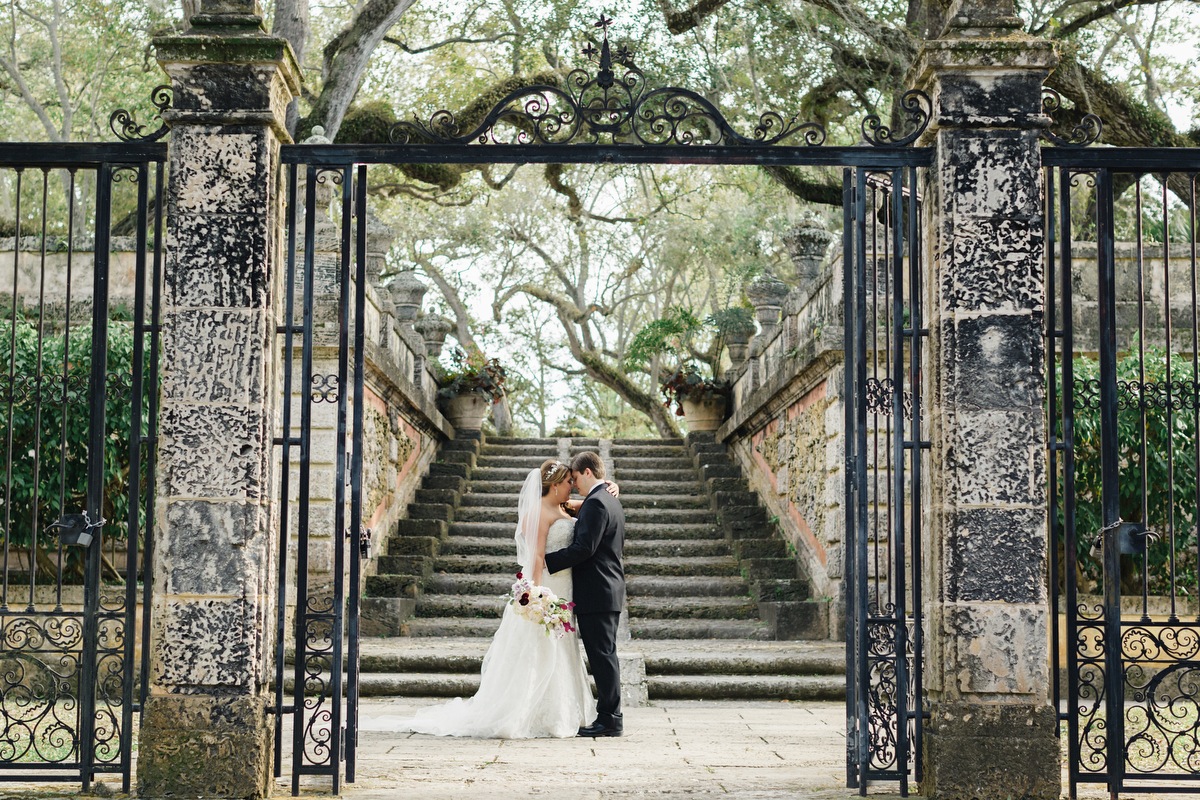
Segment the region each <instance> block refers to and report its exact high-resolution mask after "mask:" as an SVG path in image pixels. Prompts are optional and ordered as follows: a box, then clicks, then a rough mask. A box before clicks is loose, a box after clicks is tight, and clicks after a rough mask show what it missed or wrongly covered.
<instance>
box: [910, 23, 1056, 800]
mask: <svg viewBox="0 0 1200 800" xmlns="http://www.w3.org/2000/svg"><path fill="white" fill-rule="evenodd" d="M1020 25H1021V23H1020V21H1019V20H1018V19H1017V18H1016V16H1015V13H1014V7H1013V2H1012V0H961V2H960V3H959V4H958V8H957V10H956V11H955V12H954V14H953V16H952V17H951V18H950V23H949V25H948V27H947V30H946V31H945V33H944V34H943V38H941V39H939V40H936V41H932V42H930V43H929V44H927V45H926V47H925V49H924V51H923V53H922V55H921V58H920V61H919V67H918V81H917V85H918V87H920V88H923V89H924V90H925V91H926V92H927V93H928V94H929V95H930V97H931V98H932V101H933V120H932V124H931V126H930V129H929V131H928V133H927V134H926V140H925V144H930V145H933V146H934V148H935V150H936V154H935V161H934V165H933V168H932V169H931V170H930V173H929V176H928V183H927V189H926V193H925V197H924V215H925V220H924V222H925V224H924V226H923V230H924V235H925V236H926V237H927V238H926V241H925V245H924V246H925V253H926V259H927V260H926V263H927V264H928V265H929V269H930V271H931V272H930V277H929V280H928V284H927V291H928V292H929V297H930V301H931V302H930V311H929V319H928V326H929V330H930V348H929V361H928V363H927V374H928V375H929V380H930V385H929V388H928V394H927V395H926V397H925V399H924V403H925V408H926V410H927V414H926V416H927V420H928V432H929V437H930V439H931V441H932V467H933V468H932V471H931V473H930V481H931V487H930V489H931V492H930V494H931V497H930V498H929V500H930V508H929V511H930V515H929V520H930V524H929V526H928V528H927V531H926V539H925V543H926V554H927V555H926V561H925V568H926V577H927V580H926V583H925V585H926V586H927V587H928V588H927V589H926V603H927V608H928V611H929V614H928V616H927V623H926V631H927V640H926V645H927V654H928V660H927V663H928V670H927V673H926V688H927V690H928V697H929V700H930V705H931V711H932V716H931V718H930V719H929V721H928V723H927V727H926V736H925V761H924V764H925V784H924V786H923V787H922V791H923V793H924V794H926V795H927V796H929V797H933V798H955V799H957V798H963V799H964V800H965V799H966V798H977V797H1005V798H1012V799H1013V800H1016V799H1017V798H1047V799H1049V798H1057V797H1058V796H1059V793H1060V779H1059V742H1058V740H1057V738H1056V737H1055V729H1056V727H1057V724H1058V723H1057V718H1056V712H1055V709H1054V708H1053V707H1052V706H1051V705H1050V702H1049V698H1050V681H1051V675H1050V666H1049V665H1050V660H1049V656H1048V644H1047V643H1048V635H1049V634H1048V631H1049V626H1050V625H1051V624H1053V618H1052V616H1051V613H1050V609H1049V606H1048V601H1047V593H1046V586H1045V575H1046V569H1045V568H1046V545H1047V540H1046V536H1047V532H1046V510H1045V504H1046V493H1045V480H1046V474H1045V468H1044V457H1045V452H1044V449H1045V431H1044V422H1043V415H1044V413H1045V409H1044V407H1043V402H1044V386H1045V378H1044V372H1045V364H1044V363H1043V360H1044V359H1043V356H1042V352H1043V350H1042V348H1043V342H1042V303H1043V291H1042V289H1043V282H1044V276H1043V265H1044V258H1043V256H1044V248H1045V242H1044V240H1043V230H1042V224H1043V220H1042V210H1043V209H1042V205H1043V200H1042V173H1041V159H1040V152H1039V144H1038V142H1039V138H1038V134H1039V130H1040V129H1041V128H1042V127H1043V126H1044V124H1045V122H1046V119H1045V117H1044V116H1043V114H1042V112H1041V89H1042V82H1043V80H1044V79H1045V77H1046V75H1047V74H1048V73H1049V72H1050V70H1051V69H1052V68H1053V65H1054V63H1055V56H1054V53H1053V50H1052V47H1051V45H1050V43H1049V42H1046V41H1044V40H1035V39H1031V38H1029V37H1027V36H1024V35H1023V34H1021V33H1020V32H1019V29H1020Z"/></svg>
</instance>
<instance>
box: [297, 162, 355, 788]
mask: <svg viewBox="0 0 1200 800" xmlns="http://www.w3.org/2000/svg"><path fill="white" fill-rule="evenodd" d="M289 152H290V153H291V154H292V155H297V154H299V155H302V154H303V148H290V149H289ZM287 187H288V189H287V191H288V215H287V237H288V238H287V252H288V262H287V263H288V269H287V275H286V283H285V299H284V314H283V320H284V324H283V325H281V326H280V327H279V328H278V330H277V333H278V334H279V341H280V344H281V347H282V353H283V397H282V414H281V418H282V431H281V432H280V436H279V437H278V439H277V444H278V446H279V448H280V464H281V470H280V478H281V483H280V497H281V498H282V502H281V503H280V509H281V512H280V521H279V553H280V557H279V574H278V591H279V598H278V615H277V617H276V627H277V630H276V651H275V685H276V687H277V691H276V693H275V697H276V702H275V713H276V714H277V715H278V720H279V723H280V724H278V725H277V726H276V729H275V775H276V777H279V776H281V775H282V773H283V760H284V759H283V727H284V726H283V722H284V720H285V718H286V717H288V716H290V718H291V729H292V747H291V776H292V793H293V794H298V793H299V791H300V778H301V776H302V775H322V776H329V777H330V778H331V780H332V785H333V791H334V793H337V792H338V791H340V786H341V780H342V777H343V771H342V770H343V762H344V763H345V772H344V776H345V779H346V780H347V781H348V782H353V781H354V767H355V746H356V744H357V739H358V732H357V723H358V610H359V597H360V593H361V590H360V585H361V558H362V557H363V556H365V544H366V542H365V541H364V537H365V536H366V535H368V534H367V532H366V529H365V527H364V525H363V519H362V470H363V450H362V446H363V412H364V402H363V398H364V392H363V390H364V352H365V347H366V346H367V345H366V316H367V310H366V282H367V275H366V259H367V256H366V244H367V225H366V214H365V211H366V207H367V183H366V167H365V166H358V167H354V166H350V165H348V164H347V165H342V166H337V167H314V166H310V165H307V164H304V163H295V162H293V163H290V164H289V165H288V166H287ZM301 198H303V200H301ZM297 360H298V361H299V364H298V365H297ZM297 372H298V373H299V375H298V376H297ZM315 445H320V447H315ZM322 447H323V448H324V450H325V451H326V452H324V453H320V452H315V450H318V449H321V448H322ZM293 553H294V554H295V559H294V561H289V555H290V554H293ZM289 587H291V590H292V591H291V593H289ZM289 615H291V616H292V624H291V625H290V626H289V624H288V617H289ZM289 629H290V634H291V635H290V641H291V644H292V648H291V649H292V651H293V663H292V670H291V675H290V678H291V682H292V688H291V691H290V696H291V700H290V703H287V704H285V703H284V698H285V696H286V695H287V694H288V693H287V692H285V691H284V687H285V686H286V682H287V678H288V675H287V670H286V653H287V643H288V641H289V635H288V634H289Z"/></svg>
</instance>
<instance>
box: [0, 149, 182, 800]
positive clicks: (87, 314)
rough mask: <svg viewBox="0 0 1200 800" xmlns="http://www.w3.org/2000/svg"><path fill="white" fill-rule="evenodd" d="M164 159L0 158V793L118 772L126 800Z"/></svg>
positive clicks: (36, 153)
mask: <svg viewBox="0 0 1200 800" xmlns="http://www.w3.org/2000/svg"><path fill="white" fill-rule="evenodd" d="M165 158H166V148H165V147H164V146H162V145H153V144H144V143H133V144H123V145H115V144H114V145H0V191H3V192H6V193H8V195H9V200H10V201H11V203H12V207H13V208H14V210H15V214H14V219H13V225H14V230H13V231H12V232H11V234H8V235H11V236H12V238H11V239H9V240H8V241H10V242H12V245H11V252H10V253H3V255H2V256H0V261H2V262H3V263H0V283H2V286H0V292H3V294H4V296H3V308H2V309H0V347H2V348H3V350H2V351H0V364H2V365H3V372H2V373H0V431H2V432H3V433H2V434H0V436H2V437H3V438H2V440H0V459H3V460H2V461H0V467H2V469H3V472H2V473H0V502H2V503H3V506H2V507H0V522H2V523H3V526H4V527H3V529H0V548H2V553H0V781H79V782H80V783H81V784H82V787H83V789H84V790H85V791H86V790H87V789H88V788H89V786H90V784H91V783H92V781H93V780H95V779H96V777H97V776H99V775H103V774H119V775H120V776H121V779H122V785H123V790H124V791H126V792H128V791H129V787H130V772H131V763H132V750H133V724H134V723H133V715H134V713H135V712H136V711H137V710H139V709H140V707H141V702H142V700H143V699H144V687H143V686H142V685H141V684H139V683H137V682H136V678H137V676H138V674H139V673H140V674H141V675H145V674H146V672H147V664H148V651H147V649H146V648H142V652H141V660H140V665H139V664H138V663H136V662H135V657H136V655H137V647H138V646H139V643H140V642H144V641H146V632H147V627H146V626H147V622H148V621H147V620H146V618H145V615H142V616H141V618H140V622H141V630H140V632H139V630H138V623H139V608H138V603H139V595H138V590H139V584H138V579H139V574H140V571H141V569H142V565H143V564H146V563H148V553H149V550H150V548H151V546H152V543H153V513H152V509H153V486H154V480H153V476H154V450H153V443H154V431H155V430H156V426H157V410H158V405H157V388H156V387H157V385H158V376H157V359H156V357H155V354H156V353H157V351H158V335H159V334H158V328H157V326H156V325H155V321H156V320H157V313H158V304H159V286H160V284H161V274H162V271H161V266H162V263H161V257H160V253H161V248H160V244H161V238H162V237H161V232H162V212H161V209H162V203H161V202H159V201H160V200H161V198H162V189H163V170H164V161H165ZM118 236H125V237H127V239H126V240H125V241H124V242H121V241H119V240H118V238H117V237H118ZM118 250H121V251H124V252H125V253H127V254H128V255H125V256H121V257H117V256H116V252H117V251H118ZM141 588H142V591H143V593H144V592H146V591H148V589H149V582H148V581H147V582H144V583H143V584H142V587H141ZM141 601H142V603H143V604H144V605H145V606H146V607H148V606H149V603H148V597H147V596H144V595H143V597H142V598H141Z"/></svg>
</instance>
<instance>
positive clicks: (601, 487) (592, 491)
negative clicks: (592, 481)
mask: <svg viewBox="0 0 1200 800" xmlns="http://www.w3.org/2000/svg"><path fill="white" fill-rule="evenodd" d="M604 486H605V483H604V481H597V482H596V485H595V486H593V487H592V490H591V491H590V492H588V493H587V496H588V497H591V496H592V495H594V494H595V493H596V490H597V489H603V488H604ZM584 499H585V500H586V499H587V498H584Z"/></svg>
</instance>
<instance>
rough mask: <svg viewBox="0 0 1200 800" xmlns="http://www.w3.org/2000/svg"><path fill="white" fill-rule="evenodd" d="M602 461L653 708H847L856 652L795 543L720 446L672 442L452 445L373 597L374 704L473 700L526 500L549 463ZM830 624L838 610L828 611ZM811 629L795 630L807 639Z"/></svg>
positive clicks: (367, 663) (368, 613) (390, 550)
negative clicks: (745, 701) (402, 699)
mask: <svg viewBox="0 0 1200 800" xmlns="http://www.w3.org/2000/svg"><path fill="white" fill-rule="evenodd" d="M584 450H592V451H595V452H598V453H600V455H601V457H602V458H603V459H604V461H605V463H606V464H607V465H608V466H609V468H610V470H611V476H610V477H612V478H614V479H615V480H616V481H617V482H618V483H619V484H620V487H621V502H622V505H623V506H624V508H625V515H626V527H625V530H626V540H625V569H626V575H627V580H628V612H629V622H628V630H629V634H630V636H631V639H630V641H629V642H627V643H626V644H625V645H623V646H622V647H623V649H626V650H630V651H636V652H638V653H640V654H641V656H642V657H643V658H644V659H645V669H646V678H645V682H646V688H647V690H648V692H649V697H650V699H651V700H653V699H655V698H681V697H708V698H715V697H758V698H774V699H806V698H814V697H825V698H837V699H840V698H841V697H842V696H843V693H844V683H845V682H844V675H843V673H844V651H843V648H842V646H841V645H840V644H836V643H833V642H828V641H822V642H798V641H787V642H778V641H776V639H777V636H778V635H780V634H782V635H783V636H784V637H785V638H787V639H792V640H794V639H798V638H802V637H803V636H807V637H808V638H815V639H827V628H824V627H822V626H821V625H819V624H813V623H812V621H811V620H809V623H808V624H807V627H806V626H805V624H797V622H796V620H797V619H801V620H804V619H808V618H809V617H812V618H813V619H817V618H820V617H821V614H822V611H821V607H820V604H817V605H816V606H814V605H813V604H812V601H811V600H809V599H808V597H807V584H806V582H805V581H803V580H802V579H801V577H800V576H799V575H798V574H797V567H796V562H795V560H794V559H792V558H791V557H789V555H788V553H787V547H786V544H785V543H784V542H783V540H782V539H780V538H779V537H778V536H773V535H772V530H773V526H771V525H770V524H769V522H768V520H767V517H766V512H765V510H764V509H763V508H761V506H759V504H758V500H757V497H756V496H755V495H754V494H753V493H751V492H749V491H747V490H746V486H745V482H744V481H743V480H742V478H741V476H740V473H739V472H738V468H737V467H736V466H735V465H734V464H733V463H732V462H730V461H729V459H728V458H727V457H726V456H725V454H724V452H723V449H722V448H721V447H720V445H716V444H714V443H713V442H712V441H711V440H709V441H707V442H706V441H704V440H703V439H701V438H698V437H693V438H692V439H691V440H689V442H687V443H686V444H685V442H684V441H682V440H679V439H675V440H663V439H654V440H623V439H617V440H612V441H608V440H606V441H598V440H595V439H592V440H587V439H570V440H558V439H493V440H489V441H487V442H486V443H485V442H483V440H482V439H481V438H467V437H461V436H460V437H459V438H458V439H456V440H455V441H453V442H449V443H447V445H446V446H445V447H444V448H443V451H442V453H441V454H440V457H439V459H438V461H437V462H436V463H435V464H433V465H432V467H431V471H430V474H429V476H428V477H427V478H426V479H425V482H424V484H423V486H422V488H421V489H420V490H418V492H417V496H416V498H415V502H414V503H413V504H412V505H410V506H409V509H408V519H404V520H401V521H400V522H399V523H398V524H397V526H396V529H395V530H394V531H393V532H392V534H391V536H390V537H389V539H388V541H387V546H386V555H384V556H381V557H380V558H379V561H378V573H377V574H376V575H374V576H371V577H369V578H367V581H366V586H365V589H366V592H365V595H366V596H365V597H364V600H363V621H362V625H363V632H364V635H365V636H370V635H375V636H380V635H382V636H385V637H399V638H384V639H380V640H375V641H371V640H367V639H364V645H363V654H364V661H363V665H362V669H363V692H364V694H406V695H461V694H464V693H466V694H470V693H471V692H473V691H474V688H473V687H474V686H475V685H476V684H477V682H478V672H479V663H480V660H481V658H482V655H483V651H484V650H485V649H486V647H487V642H488V638H489V637H490V636H491V635H492V633H493V632H494V631H495V630H496V628H497V626H498V625H499V615H500V608H501V602H502V600H501V597H502V596H503V595H504V594H505V593H506V592H507V591H508V588H509V586H510V585H511V583H512V581H513V577H514V573H515V572H516V570H517V565H516V563H515V561H514V554H515V551H514V545H513V540H512V537H513V527H514V525H515V523H516V498H517V495H518V493H519V492H520V487H521V482H522V481H523V480H524V478H525V475H526V474H527V473H528V471H529V470H530V469H533V468H535V467H538V466H540V464H541V463H542V461H543V460H545V459H546V458H550V457H557V458H559V459H562V460H564V461H565V460H567V459H569V458H570V457H571V456H573V455H575V454H576V453H579V452H582V451H584ZM826 616H827V615H826ZM797 634H799V635H797Z"/></svg>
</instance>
